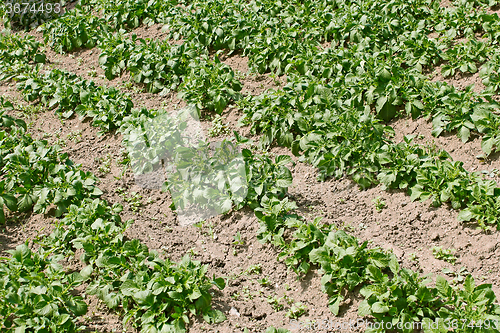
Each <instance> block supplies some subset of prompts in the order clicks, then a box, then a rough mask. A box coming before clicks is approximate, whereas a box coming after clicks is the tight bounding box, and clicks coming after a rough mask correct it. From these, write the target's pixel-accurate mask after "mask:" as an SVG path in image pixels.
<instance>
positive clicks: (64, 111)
mask: <svg viewBox="0 0 500 333" xmlns="http://www.w3.org/2000/svg"><path fill="white" fill-rule="evenodd" d="M40 74H41V73H39V72H36V71H35V72H31V73H26V74H23V75H20V76H18V77H17V78H16V80H17V81H18V84H17V89H18V90H21V92H22V93H23V95H24V98H25V99H26V100H27V101H36V100H38V101H40V102H41V103H43V104H44V105H46V106H48V107H49V108H54V107H57V108H56V112H59V113H61V115H62V116H63V117H65V118H69V117H71V116H72V115H73V114H74V113H76V114H78V115H79V116H80V117H81V118H86V117H90V118H92V120H93V121H92V124H93V125H94V126H97V127H99V128H101V130H102V131H103V132H107V131H110V130H112V129H114V128H117V127H119V126H120V123H121V120H122V119H123V118H124V117H125V116H126V115H127V114H129V113H130V112H131V109H132V106H133V103H132V101H131V99H130V97H129V96H128V95H126V94H123V93H121V92H120V91H119V90H118V89H116V88H114V87H111V88H107V87H102V86H96V85H95V83H94V82H93V81H87V80H84V79H82V78H80V77H78V76H77V75H75V74H72V73H69V72H66V71H61V70H58V69H53V70H51V71H48V72H45V73H44V74H42V75H40Z"/></svg>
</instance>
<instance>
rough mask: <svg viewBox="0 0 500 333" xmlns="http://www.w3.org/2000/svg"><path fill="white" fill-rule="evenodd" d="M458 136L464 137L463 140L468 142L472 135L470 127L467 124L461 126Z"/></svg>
mask: <svg viewBox="0 0 500 333" xmlns="http://www.w3.org/2000/svg"><path fill="white" fill-rule="evenodd" d="M458 137H459V138H460V139H462V142H464V143H465V142H467V141H468V140H469V137H470V129H468V128H467V127H465V126H462V127H460V131H459V132H458Z"/></svg>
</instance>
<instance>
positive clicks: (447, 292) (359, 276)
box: [45, 72, 499, 332]
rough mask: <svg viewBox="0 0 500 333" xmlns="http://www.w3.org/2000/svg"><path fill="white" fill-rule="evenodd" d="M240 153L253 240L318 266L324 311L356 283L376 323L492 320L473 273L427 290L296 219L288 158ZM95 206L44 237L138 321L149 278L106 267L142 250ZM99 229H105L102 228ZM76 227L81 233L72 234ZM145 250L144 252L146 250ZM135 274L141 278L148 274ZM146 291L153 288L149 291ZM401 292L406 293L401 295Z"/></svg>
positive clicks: (379, 257) (73, 210)
mask: <svg viewBox="0 0 500 333" xmlns="http://www.w3.org/2000/svg"><path fill="white" fill-rule="evenodd" d="M61 73H63V72H61ZM61 75H65V74H61ZM60 98H61V100H67V99H69V100H71V90H63V91H62V93H61V96H60ZM54 105H55V104H54ZM68 109H69V107H68ZM134 114H135V113H134V112H132V113H131V116H129V118H127V120H126V121H124V122H121V123H116V124H115V126H114V127H118V126H119V125H123V126H124V131H125V132H126V129H127V127H128V126H129V125H128V124H140V123H141V117H142V119H144V114H145V115H146V118H147V117H148V114H154V113H152V112H145V111H143V112H137V117H135V119H134V117H133V116H134ZM374 120H375V121H376V122H377V121H378V120H376V119H375V118H374V117H373V116H372V117H370V116H367V119H366V122H370V121H374ZM239 141H244V140H239ZM403 148H404V147H403ZM413 149H419V148H418V147H417V148H415V147H414V148H413ZM243 156H244V157H245V162H246V168H247V177H248V178H247V180H248V182H249V184H251V186H250V190H249V193H250V195H249V196H248V197H247V201H246V203H247V204H248V205H249V206H250V207H252V208H253V209H254V210H255V212H256V216H257V217H258V218H259V220H260V221H261V228H260V230H259V232H258V238H259V239H261V241H263V242H266V241H270V242H272V243H273V244H275V245H277V246H279V247H281V248H282V250H283V253H282V254H281V255H280V256H281V257H282V258H284V259H285V261H286V262H287V263H288V264H289V265H290V266H291V267H295V268H296V270H297V271H298V272H301V273H305V272H307V271H308V270H309V268H310V267H311V265H319V266H320V267H321V269H322V270H323V271H324V273H325V275H324V278H323V279H322V283H323V285H324V287H325V291H326V292H327V293H328V294H329V295H330V296H331V297H332V298H331V303H330V308H331V309H332V311H333V312H334V313H338V308H339V306H340V303H341V301H342V295H343V291H344V290H346V289H350V290H352V289H354V288H355V287H357V286H362V287H363V288H362V289H361V290H363V295H364V296H365V297H366V300H365V301H364V302H363V303H362V307H361V308H360V309H361V310H360V314H362V315H372V316H373V317H374V318H375V319H376V320H378V321H382V322H383V321H387V320H390V321H391V322H393V324H396V323H398V322H403V323H405V322H409V321H414V320H417V319H418V320H419V321H427V322H429V321H435V320H438V319H440V320H441V321H440V322H441V324H440V326H439V330H437V331H436V332H442V331H445V328H446V326H445V324H446V322H445V321H446V320H449V321H453V320H454V319H455V318H458V319H459V320H461V319H464V320H466V321H467V323H469V320H475V321H476V322H478V323H479V321H480V320H492V321H493V320H496V319H497V318H498V317H497V316H498V314H499V310H498V306H497V305H495V304H494V302H495V295H494V294H493V292H492V291H491V289H490V286H489V285H481V286H477V287H476V286H475V285H474V282H473V279H472V277H468V278H467V282H466V285H465V286H464V289H454V288H452V287H450V286H449V285H448V284H447V282H446V281H445V280H444V279H442V278H438V280H437V282H436V287H435V288H430V287H427V286H425V283H424V281H423V279H422V278H421V277H419V276H418V275H417V274H416V273H413V272H410V271H407V270H403V269H401V268H400V267H399V265H398V264H397V261H396V259H395V258H394V256H393V255H391V254H388V253H385V252H383V251H382V250H380V249H367V244H366V243H363V244H361V245H359V242H358V240H357V239H355V238H354V237H352V236H349V235H347V234H345V233H344V232H342V231H336V230H334V229H335V228H334V227H333V226H324V225H320V224H319V219H316V220H315V221H314V222H312V223H306V222H305V221H304V219H303V218H301V217H300V216H297V215H296V214H293V209H294V208H296V206H295V204H294V203H293V202H290V201H289V200H288V198H286V197H285V195H286V188H287V187H288V186H290V184H291V179H290V177H289V176H287V177H283V176H282V175H283V174H285V175H291V173H290V171H289V170H288V172H286V171H284V170H285V169H286V167H285V166H286V165H287V164H288V163H289V162H290V161H291V159H290V158H289V157H285V156H280V157H278V158H276V159H275V161H274V162H273V161H272V160H271V159H270V158H269V157H266V156H265V155H258V154H253V153H252V152H251V151H248V150H246V151H245V153H244V154H243ZM417 156H418V155H417ZM99 204H100V201H98V200H94V201H93V202H92V203H90V202H89V201H87V202H86V204H85V205H84V206H82V207H80V208H79V207H77V206H70V212H69V213H68V216H67V218H65V219H63V220H61V221H63V222H60V223H61V224H60V226H59V227H58V229H56V231H55V233H54V234H53V236H51V237H49V239H48V240H45V242H47V243H48V244H50V246H54V245H53V244H57V246H58V247H59V248H60V249H61V251H71V250H75V249H77V248H83V249H84V250H85V255H84V258H83V259H84V262H86V263H88V264H89V265H88V266H87V267H86V268H85V269H84V271H83V273H84V276H86V275H88V274H92V272H93V271H94V270H99V272H102V274H98V276H102V277H105V278H104V280H106V277H108V278H109V280H106V281H108V282H107V283H104V282H101V283H102V284H100V283H94V284H91V285H92V286H94V289H92V288H91V291H92V290H95V292H96V293H97V294H100V295H101V297H102V298H103V299H104V301H105V302H107V303H108V304H109V305H110V306H114V305H115V304H116V305H117V304H120V301H122V302H126V303H127V304H130V303H128V302H131V301H132V300H134V301H135V302H136V303H135V304H137V308H136V309H137V310H135V311H132V313H133V315H131V316H129V317H126V318H127V319H128V318H135V319H138V318H139V317H135V314H136V313H138V314H141V317H140V318H141V320H142V319H143V317H144V314H145V313H146V311H145V309H147V306H148V304H149V305H151V304H152V303H148V300H149V301H151V299H152V298H151V297H153V296H151V294H149V293H148V290H146V291H145V290H143V289H141V288H140V286H141V285H142V286H144V283H147V285H148V287H152V285H151V284H149V282H148V279H142V280H140V281H137V280H135V277H133V276H130V275H128V273H126V274H125V276H124V277H123V279H128V278H130V279H131V281H127V284H126V285H125V286H123V285H122V284H121V282H123V281H122V280H119V281H120V282H117V280H116V279H117V277H116V276H115V275H114V273H113V272H114V270H118V271H121V272H128V270H132V271H134V270H137V269H138V268H137V267H138V266H139V267H142V266H141V265H142V264H141V263H134V262H133V261H134V260H133V259H130V256H129V255H128V253H129V252H130V253H135V254H137V255H139V256H140V257H142V256H147V255H146V253H145V248H144V247H143V246H141V245H140V243H138V242H137V241H132V242H131V243H127V246H125V244H124V243H123V244H122V243H121V242H123V238H122V236H121V235H123V234H122V233H120V232H117V231H116V229H117V228H120V227H119V226H118V227H117V222H116V221H119V216H117V215H114V217H112V218H111V217H109V215H110V214H112V213H111V212H113V210H115V212H113V213H116V212H118V211H119V210H120V208H119V207H118V206H115V207H113V208H111V207H109V206H107V207H108V208H107V209H106V208H99ZM101 205H102V202H101ZM96 214H97V215H96ZM75 216H77V217H75ZM89 216H90V217H89ZM102 216H105V218H103V217H102ZM99 217H100V218H99ZM75 221H77V222H75ZM73 223H77V224H76V225H74V224H73ZM78 223H79V224H78ZM89 224H90V226H89ZM61 227H62V228H61ZM294 228H295V229H296V230H295V232H294V233H293V236H292V238H291V239H290V237H288V236H284V235H286V233H285V231H286V229H292V230H293V229H294ZM85 230H88V231H85ZM100 230H101V231H102V230H105V231H106V232H104V233H103V232H100ZM80 232H81V234H78V233H80ZM72 235H73V236H72ZM66 237H68V238H66ZM73 237H74V238H73ZM108 237H109V238H108ZM69 239H72V241H71V242H69V243H68V242H67V241H61V240H69ZM70 243H71V245H70V246H69V245H68V244H70ZM103 243H104V244H106V245H108V244H110V243H111V244H114V243H117V244H118V246H119V250H116V251H119V252H115V253H113V249H116V248H115V247H114V246H113V247H112V248H110V251H111V253H109V252H105V251H104V252H99V250H96V248H97V249H99V246H96V244H103ZM127 251H129V252H127ZM125 252H126V253H125ZM149 255H150V257H151V254H149ZM148 260H149V259H148ZM150 260H151V261H154V260H155V256H154V255H152V257H151V259H150ZM130 261H132V262H130ZM137 265H138V266H137ZM89 267H90V268H89ZM121 269H124V270H121ZM138 275H140V276H142V277H143V278H144V276H149V275H147V274H146V275H141V274H138ZM99 281H102V280H99ZM141 283H142V284H141ZM214 283H216V284H221V281H220V280H214ZM104 285H105V286H106V287H107V288H108V289H107V290H106V291H107V292H103V293H99V286H104ZM122 289H123V290H122ZM387 290H390V292H389V294H387V293H386V291H387ZM133 292H137V293H138V294H135V293H133ZM149 292H151V293H152V291H149ZM152 295H154V293H152ZM401 295H404V296H406V298H404V297H403V298H401V297H400V296H401ZM134 297H135V298H134ZM148 297H149V298H148ZM401 299H403V300H404V299H406V302H402V301H401ZM161 304H163V303H161V302H160V303H156V306H161ZM408 305H410V306H408ZM141 310H143V311H144V312H141ZM136 311H137V312H136ZM129 315H130V313H129ZM150 315H151V313H148V315H147V316H145V317H144V319H145V322H142V324H146V325H147V324H149V323H150V321H149V319H148V318H153V317H149V316H150ZM178 322H179V323H180V322H182V321H181V320H179V321H178ZM460 322H461V321H460ZM483 323H484V321H483ZM488 323H489V322H488ZM429 326H430V325H429ZM484 326H485V325H483V326H482V328H481V329H482V330H483V331H485V332H488V331H492V330H491V329H489V328H488V329H486V328H485V327H484ZM460 329H463V330H462V331H464V332H466V331H471V329H470V327H462V328H460ZM473 329H475V328H473ZM476 331H477V330H476Z"/></svg>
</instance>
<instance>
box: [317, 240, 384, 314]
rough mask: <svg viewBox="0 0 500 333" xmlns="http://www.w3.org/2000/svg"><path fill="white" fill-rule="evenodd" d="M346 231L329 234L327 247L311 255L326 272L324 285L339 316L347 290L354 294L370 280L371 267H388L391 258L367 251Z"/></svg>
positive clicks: (322, 282)
mask: <svg viewBox="0 0 500 333" xmlns="http://www.w3.org/2000/svg"><path fill="white" fill-rule="evenodd" d="M367 245H368V243H367V242H364V243H363V244H361V245H360V244H359V243H358V240H357V239H356V238H354V237H353V236H350V235H348V234H346V233H345V232H344V231H336V232H335V231H330V233H329V234H328V236H327V238H326V241H325V244H324V245H323V246H321V247H319V248H317V249H315V250H313V251H311V253H310V254H309V257H310V260H311V262H312V263H316V264H318V265H320V267H321V270H322V271H323V273H324V274H323V277H322V278H321V284H322V285H323V287H322V288H323V290H324V291H325V292H326V293H327V294H328V295H329V296H330V300H329V306H328V307H329V308H330V310H331V311H332V312H333V313H334V314H335V315H338V313H339V309H340V303H341V302H342V301H343V299H344V296H343V295H344V290H345V289H347V290H350V291H352V290H353V289H354V288H356V287H357V286H359V285H362V284H364V283H366V282H367V281H368V279H369V267H375V268H378V269H380V268H385V267H387V266H388V264H389V257H388V256H387V255H386V254H385V253H384V252H382V251H381V250H379V249H368V248H367Z"/></svg>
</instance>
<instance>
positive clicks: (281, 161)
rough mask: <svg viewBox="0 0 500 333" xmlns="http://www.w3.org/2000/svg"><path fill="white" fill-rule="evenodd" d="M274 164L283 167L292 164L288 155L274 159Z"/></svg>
mask: <svg viewBox="0 0 500 333" xmlns="http://www.w3.org/2000/svg"><path fill="white" fill-rule="evenodd" d="M275 163H276V165H277V166H285V165H287V164H289V163H292V158H291V157H290V156H288V155H279V156H277V157H276V159H275Z"/></svg>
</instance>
